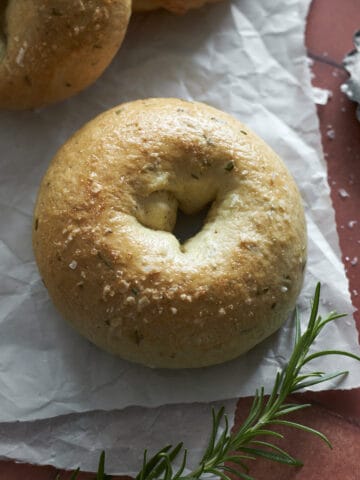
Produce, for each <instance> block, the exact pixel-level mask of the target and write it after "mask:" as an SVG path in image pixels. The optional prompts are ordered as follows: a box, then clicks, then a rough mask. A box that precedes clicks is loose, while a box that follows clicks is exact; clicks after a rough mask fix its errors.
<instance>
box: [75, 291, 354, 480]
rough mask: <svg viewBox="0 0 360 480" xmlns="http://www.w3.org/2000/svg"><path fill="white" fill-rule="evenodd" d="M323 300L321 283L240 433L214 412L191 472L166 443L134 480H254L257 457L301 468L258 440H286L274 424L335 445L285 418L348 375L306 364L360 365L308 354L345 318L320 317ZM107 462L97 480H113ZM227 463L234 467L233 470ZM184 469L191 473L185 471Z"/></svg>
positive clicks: (179, 451) (179, 449) (180, 452)
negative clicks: (298, 400)
mask: <svg viewBox="0 0 360 480" xmlns="http://www.w3.org/2000/svg"><path fill="white" fill-rule="evenodd" d="M319 300H320V285H317V287H316V291H315V295H314V299H313V302H312V308H311V313H310V319H309V322H308V325H307V328H306V330H305V331H304V332H303V333H302V332H301V326H300V319H299V316H298V315H297V314H296V316H295V317H296V318H295V340H294V348H293V351H292V354H291V356H290V358H289V361H288V362H287V364H286V366H285V367H284V368H283V369H282V370H281V371H279V372H277V374H276V377H275V382H274V386H273V389H272V392H271V394H270V396H269V397H265V395H264V388H260V389H259V390H257V391H256V393H255V397H254V400H253V403H252V406H251V407H250V412H249V414H248V417H247V418H246V420H245V421H244V423H243V424H242V425H241V426H240V427H239V428H238V430H237V431H236V432H234V433H231V431H230V427H229V423H228V419H227V416H226V414H225V412H224V408H221V409H220V410H219V411H217V412H216V411H215V410H213V414H212V417H213V418H212V432H211V435H210V440H209V443H208V446H207V448H206V450H205V452H204V454H203V457H202V459H201V460H200V462H199V464H198V466H197V467H196V468H194V470H192V471H190V472H188V469H187V470H186V466H187V450H186V449H184V448H183V444H182V443H179V444H178V445H176V446H175V447H173V446H172V445H167V446H166V447H164V448H162V449H161V450H159V451H158V452H157V453H156V454H155V455H153V456H152V457H150V458H149V457H148V453H147V450H145V452H144V456H143V463H142V467H141V470H140V472H139V473H138V475H137V476H136V479H135V480H196V479H198V480H202V479H206V478H209V475H212V476H216V477H219V478H220V479H221V480H231V478H234V476H235V477H236V478H240V479H245V480H255V479H254V478H253V477H252V476H251V475H250V474H249V468H248V466H247V464H246V461H247V460H249V459H259V458H262V459H266V460H271V461H274V462H278V463H284V464H286V465H291V466H297V467H298V466H301V465H302V462H301V461H300V460H297V459H296V458H294V457H293V456H291V455H290V454H289V453H287V452H286V451H285V450H283V449H282V448H280V447H278V446H277V445H274V444H273V443H271V440H269V441H263V440H259V439H258V437H259V436H261V437H264V436H267V437H273V438H278V439H283V438H284V436H283V435H281V434H280V433H278V432H276V431H274V430H273V429H272V428H273V426H274V425H284V426H287V427H292V428H295V429H300V430H303V431H305V432H308V433H311V434H313V435H316V436H318V437H319V438H320V439H322V440H323V441H324V442H325V443H326V444H327V445H329V446H330V447H331V443H330V441H329V440H328V438H327V437H326V436H325V435H324V434H322V433H321V432H319V431H317V430H314V429H313V428H311V427H308V426H306V425H302V424H299V423H295V422H293V421H290V420H285V419H284V417H286V416H287V415H288V414H289V413H292V412H296V411H298V410H302V409H304V408H308V407H310V406H311V405H310V404H294V403H286V399H287V397H288V396H289V395H290V394H293V393H295V392H298V391H299V390H303V389H304V388H307V387H310V386H312V385H316V384H319V383H323V382H326V381H328V380H331V379H334V378H336V377H340V376H342V375H345V374H346V373H347V372H345V371H339V372H333V373H329V374H326V373H324V372H311V373H304V372H302V368H303V367H304V365H306V364H307V363H309V362H311V361H312V360H314V359H315V358H318V357H324V356H326V355H343V356H347V357H351V358H353V359H355V360H358V361H360V357H358V356H356V355H353V354H352V353H349V352H344V351H338V350H324V351H319V352H315V353H309V352H310V347H311V346H312V345H313V343H314V341H315V340H316V338H317V337H318V335H319V334H320V332H321V331H322V330H323V328H324V327H325V326H326V325H327V324H328V323H330V322H332V321H334V320H336V319H337V318H341V317H344V316H345V315H341V314H337V313H335V312H331V313H329V314H328V315H327V316H326V317H325V318H322V317H321V316H320V315H319V314H318V310H319ZM179 457H180V461H179V462H178V463H177V466H176V467H175V465H174V462H175V460H176V459H179ZM104 464H105V453H104V452H103V453H102V454H101V457H100V461H99V468H98V473H97V476H96V480H108V479H110V478H111V477H109V476H107V475H106V474H105V467H104ZM229 464H231V465H235V466H229ZM185 470H186V471H187V473H185ZM78 473H79V470H77V471H76V472H74V473H73V475H72V477H71V480H77V478H78ZM230 475H231V477H230Z"/></svg>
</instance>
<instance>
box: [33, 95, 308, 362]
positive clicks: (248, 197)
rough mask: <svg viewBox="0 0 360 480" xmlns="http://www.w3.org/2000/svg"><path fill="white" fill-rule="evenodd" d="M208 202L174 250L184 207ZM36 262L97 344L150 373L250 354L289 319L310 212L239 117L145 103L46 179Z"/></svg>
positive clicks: (88, 133) (73, 152)
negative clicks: (196, 225)
mask: <svg viewBox="0 0 360 480" xmlns="http://www.w3.org/2000/svg"><path fill="white" fill-rule="evenodd" d="M206 205H211V206H210V209H209V212H208V215H207V217H206V220H205V223H204V225H203V228H202V229H201V231H200V232H199V233H197V234H196V235H195V236H193V237H192V238H189V239H188V240H187V241H185V242H184V243H180V242H179V241H178V239H177V238H176V237H175V236H174V235H173V233H172V231H173V228H174V225H175V222H176V214H177V210H178V209H180V210H181V211H182V212H184V213H185V214H193V213H195V212H198V211H200V210H201V209H203V207H204V206H206ZM33 246H34V252H35V257H36V261H37V264H38V267H39V270H40V273H41V275H42V278H43V280H44V283H45V285H46V287H47V288H48V290H49V293H50V296H51V298H52V299H53V301H54V303H55V305H56V307H57V308H58V309H59V311H60V312H61V313H62V314H63V316H64V317H65V318H66V319H68V321H69V322H70V323H71V324H72V325H73V326H74V327H75V328H76V329H77V330H78V331H79V332H80V333H81V334H83V335H85V336H86V337H87V338H88V339H89V340H90V341H91V342H93V343H95V344H96V345H98V346H100V347H102V348H103V349H105V350H107V351H109V352H111V353H114V354H118V355H120V356H121V357H123V358H124V359H127V360H130V361H133V362H138V363H141V364H144V365H148V366H153V367H166V368H182V367H186V368H190V367H203V366H207V365H213V364H217V363H221V362H224V361H227V360H230V359H233V358H235V357H237V356H238V355H240V354H242V353H245V352H246V351H248V350H249V349H250V348H252V347H254V345H256V344H257V343H259V342H260V341H262V340H263V339H265V338H266V337H268V336H269V335H271V334H272V333H273V332H275V331H276V330H277V329H278V328H279V327H280V326H281V324H282V323H283V322H284V320H285V319H286V318H287V316H288V314H289V312H290V311H291V310H292V309H293V308H294V305H295V302H296V298H297V296H298V294H299V291H300V288H301V285H302V280H303V272H304V267H305V262H306V228H305V220H304V211H303V207H302V201H301V198H300V195H299V192H298V189H297V187H296V185H295V182H294V180H293V179H292V177H291V175H290V174H289V172H288V170H287V169H286V167H285V165H284V164H283V162H282V161H281V160H280V159H279V158H278V156H277V155H276V154H275V153H274V152H273V151H272V150H271V149H270V147H268V146H267V145H266V144H265V143H264V142H263V141H262V140H261V139H260V138H259V137H257V136H256V135H255V134H254V133H252V132H251V131H250V130H249V129H248V128H247V127H246V126H244V125H243V124H241V123H240V122H238V121H237V120H235V119H234V118H232V117H231V116H229V115H227V114H225V113H223V112H221V111H219V110H216V109H214V108H212V107H210V106H207V105H204V104H201V103H190V102H185V101H182V100H178V99H149V100H139V101H135V102H132V103H127V104H124V105H121V106H119V107H116V108H113V109H112V110H109V111H107V112H105V113H103V114H102V115H100V116H99V117H97V118H95V119H94V120H93V121H91V122H90V123H88V124H87V125H85V126H84V127H83V128H82V129H81V130H79V131H78V132H77V133H76V134H75V135H74V136H73V137H72V138H71V139H70V140H69V141H68V142H67V143H66V144H65V145H64V146H63V147H62V148H61V149H60V151H59V152H58V153H57V155H56V156H55V158H54V159H53V161H52V162H51V164H50V167H49V169H48V171H47V173H46V174H45V176H44V178H43V180H42V183H41V186H40V190H39V194H38V198H37V203H36V207H35V213H34V226H33Z"/></svg>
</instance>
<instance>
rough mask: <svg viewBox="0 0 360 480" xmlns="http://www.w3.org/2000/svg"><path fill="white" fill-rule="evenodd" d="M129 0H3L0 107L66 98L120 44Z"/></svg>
mask: <svg viewBox="0 0 360 480" xmlns="http://www.w3.org/2000/svg"><path fill="white" fill-rule="evenodd" d="M130 13H131V0H86V1H85V0H8V1H4V2H3V4H2V6H1V7H0V108H7V109H26V108H33V107H39V106H41V105H45V104H48V103H52V102H56V101H59V100H62V99H65V98H67V97H69V96H71V95H74V94H75V93H77V92H79V91H80V90H82V89H84V88H85V87H87V86H88V85H90V84H91V83H92V82H94V81H95V80H96V79H97V78H98V77H99V76H100V75H101V73H102V72H103V71H104V69H105V68H106V67H107V66H108V65H109V63H110V62H111V60H112V58H113V56H114V55H115V53H116V52H117V50H118V48H119V47H120V45H121V43H122V40H123V37H124V35H125V32H126V29H127V24H128V21H129V17H130Z"/></svg>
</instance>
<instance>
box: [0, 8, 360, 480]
mask: <svg viewBox="0 0 360 480" xmlns="http://www.w3.org/2000/svg"><path fill="white" fill-rule="evenodd" d="M274 1H276V0H274ZM357 29H360V0H314V2H313V4H312V7H311V11H310V15H309V20H308V25H307V35H306V39H307V40H306V41H307V47H308V52H309V56H310V57H311V58H312V59H313V60H314V65H313V72H314V79H313V83H314V85H316V86H318V87H322V88H327V89H329V90H331V91H332V92H333V95H332V98H331V100H330V101H329V102H328V104H327V105H326V106H320V107H318V115H319V119H320V124H321V132H322V139H323V146H324V151H325V155H326V161H327V164H328V172H329V183H330V186H331V190H332V200H333V203H334V207H335V211H336V222H337V228H338V233H339V237H340V246H341V250H342V255H343V262H344V265H345V268H346V271H347V275H348V278H349V281H350V291H351V294H352V300H353V304H354V306H355V307H356V308H357V309H359V308H360V185H359V184H360V123H359V122H357V121H356V118H355V110H356V106H355V104H354V103H351V102H350V101H349V100H347V98H346V97H345V96H344V95H343V94H342V93H341V92H340V85H341V84H342V83H343V82H344V81H345V80H346V78H347V73H346V71H345V70H344V69H343V67H342V59H343V58H344V56H345V54H346V53H347V52H349V51H350V50H352V49H353V43H352V35H353V33H354V32H355V31H356V30H357ZM331 130H333V131H334V132H335V138H330V137H331V136H332V135H331V133H330V134H329V131H331ZM340 189H344V190H345V191H346V192H347V193H348V195H349V196H348V197H343V196H341V195H340V193H339V191H341V190H340ZM354 221H355V222H357V223H355V224H352V223H349V222H354ZM357 257H358V258H359V263H358V264H356V258H357ZM355 317H356V321H357V326H358V329H359V331H360V315H359V312H357V313H356V314H355ZM359 368H360V365H359ZM301 397H302V398H301ZM301 397H297V399H299V398H300V399H301V400H304V397H305V398H306V399H307V400H309V399H311V401H312V402H313V404H314V406H313V407H312V408H311V409H309V410H305V411H302V412H299V413H298V414H297V415H296V416H294V418H295V419H296V420H298V421H301V422H302V423H304V424H307V425H311V426H312V427H314V428H317V429H319V430H321V431H322V432H323V433H325V434H326V435H328V437H329V438H330V439H331V441H332V443H333V450H330V449H329V448H328V447H327V446H326V445H325V444H323V443H322V442H321V441H320V440H319V439H317V438H315V437H312V436H310V435H308V434H305V433H303V432H301V433H299V432H298V431H289V430H287V432H286V448H288V449H289V451H290V453H292V454H293V455H295V456H296V457H297V458H300V459H301V460H303V461H304V467H302V468H297V469H294V468H291V467H286V466H282V465H277V464H272V463H270V462H267V461H257V462H256V463H255V464H254V465H253V466H252V469H251V472H250V473H251V475H253V476H254V477H255V478H257V480H295V479H296V480H317V479H322V480H327V479H332V480H360V465H359V463H360V462H359V458H360V389H357V390H352V391H347V392H323V393H320V394H306V395H302V396H301ZM250 400H251V399H243V400H240V401H239V403H238V411H237V423H238V424H239V422H241V419H242V418H243V417H244V416H245V415H246V412H247V409H248V407H249V404H250ZM58 473H59V472H58V471H57V470H56V469H54V468H52V467H34V466H30V465H16V464H14V463H12V462H0V480H55V479H56V476H57V474H58ZM69 478H70V474H69V473H64V472H62V474H61V479H62V480H68V479H69ZM79 478H80V479H81V480H85V479H90V478H94V475H90V474H82V475H81V476H80V477H79Z"/></svg>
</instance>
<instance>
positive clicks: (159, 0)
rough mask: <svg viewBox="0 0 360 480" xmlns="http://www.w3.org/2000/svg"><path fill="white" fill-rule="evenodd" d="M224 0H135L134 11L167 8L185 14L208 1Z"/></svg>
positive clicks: (218, 0)
mask: <svg viewBox="0 0 360 480" xmlns="http://www.w3.org/2000/svg"><path fill="white" fill-rule="evenodd" d="M220 1H222V0H133V6H132V9H133V11H134V12H147V11H150V10H157V9H158V8H165V9H166V10H169V11H170V12H172V13H177V14H183V13H186V12H187V11H188V10H191V9H193V8H200V7H203V6H204V5H205V4H206V3H215V2H220Z"/></svg>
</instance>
